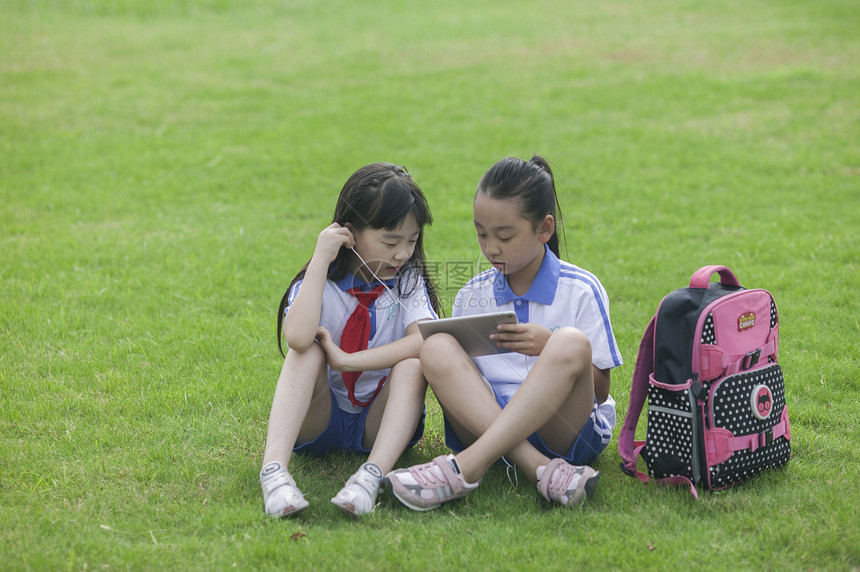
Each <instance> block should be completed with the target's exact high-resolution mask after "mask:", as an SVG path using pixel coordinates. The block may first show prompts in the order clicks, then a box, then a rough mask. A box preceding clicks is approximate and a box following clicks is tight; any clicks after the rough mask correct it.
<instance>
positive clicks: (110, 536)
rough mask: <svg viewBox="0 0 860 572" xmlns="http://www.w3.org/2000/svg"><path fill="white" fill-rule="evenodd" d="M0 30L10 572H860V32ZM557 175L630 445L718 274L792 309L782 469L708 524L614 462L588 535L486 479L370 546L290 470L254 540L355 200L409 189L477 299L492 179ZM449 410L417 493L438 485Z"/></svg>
mask: <svg viewBox="0 0 860 572" xmlns="http://www.w3.org/2000/svg"><path fill="white" fill-rule="evenodd" d="M0 13H2V18H0V198H2V204H0V287H2V296H0V567H2V568H3V569H7V570H17V569H35V570H45V569H49V570H56V569H71V570H78V569H102V568H105V569H117V568H131V569H211V568H215V569H224V568H231V567H236V568H240V569H256V568H273V569H292V568H301V569H304V568H310V569H336V568H337V569H352V568H367V567H371V566H372V567H374V568H379V569H398V568H404V567H406V566H410V567H417V568H426V569H450V568H453V567H457V568H463V569H486V568H502V569H540V568H543V569H561V568H565V569H567V568H572V567H573V568H577V567H590V568H596V569H604V568H605V569H619V568H621V569H624V568H628V569H629V568H637V569H639V568H649V569H679V568H688V567H696V568H709V569H732V570H734V569H761V568H767V569H770V568H773V569H776V568H787V569H804V570H805V569H857V568H858V567H860V525H858V507H860V493H858V481H860V468H858V462H857V454H856V447H857V442H858V441H860V429H858V426H857V420H858V390H860V381H858V378H860V367H858V358H857V356H858V331H860V324H858V286H857V284H858V278H860V274H859V273H858V258H860V256H858V255H860V247H858V228H860V208H858V207H860V144H858V134H860V129H858V127H860V106H858V103H860V77H858V76H860V67H858V61H860V6H858V5H857V3H856V2H853V1H826V2H815V3H810V2H799V1H787V0H779V1H777V0H772V1H764V0H763V1H756V2H739V1H738V2H735V1H725V0H715V1H712V2H707V3H705V2H694V1H680V0H676V1H669V0H665V1H653V2H652V1H647V2H633V1H617V2H598V1H583V2H549V1H542V2H533V3H527V4H526V3H517V2H508V1H496V2H472V3H461V2H450V1H441V2H434V3H432V4H430V3H417V2H405V1H402V2H393V1H392V2H377V3H358V2H356V3H351V2H341V1H327V2H309V1H297V2H263V1H251V2H244V3H241V6H239V5H234V4H233V3H230V2H226V1H221V0H208V1H207V0H196V1H195V0H187V1H184V2H168V1H166V0H156V1H151V2H144V1H142V0H117V1H114V2H108V1H104V2H98V1H84V0H70V1H67V2H61V1H59V0H57V1H51V0H45V1H36V0H32V1H26V0H0ZM534 152H537V153H540V154H542V155H544V156H545V157H547V158H548V159H549V160H550V161H551V163H552V165H553V168H554V169H555V173H556V180H557V185H558V189H559V194H560V198H561V202H562V206H563V212H564V215H565V220H566V246H567V251H566V256H565V257H566V258H567V259H568V260H571V261H572V262H574V263H576V264H578V265H579V266H582V267H584V268H586V269H589V270H591V271H592V272H594V273H595V274H597V276H599V277H600V278H601V280H602V282H603V284H604V286H605V287H606V289H607V291H608V292H609V296H610V300H611V313H612V319H613V325H614V329H615V333H616V337H617V339H618V342H619V345H620V348H621V351H622V353H623V356H624V359H625V364H624V366H622V367H620V368H618V369H617V370H615V371H614V372H613V389H612V393H613V395H614V396H615V398H616V400H617V401H618V403H619V419H623V416H624V413H625V412H626V408H627V407H626V401H627V398H628V393H629V383H630V377H631V373H632V370H633V363H634V361H635V353H636V348H637V345H638V341H639V338H640V336H641V333H642V330H643V329H644V327H645V325H646V323H647V321H648V319H649V318H650V316H651V314H652V313H653V312H654V311H655V309H656V306H657V304H658V302H659V300H660V299H661V297H662V296H663V295H665V294H666V293H668V292H669V291H671V290H672V289H675V288H678V287H681V286H683V285H685V282H686V281H687V280H688V279H689V276H690V274H691V273H692V272H693V271H694V270H695V269H697V268H698V267H699V266H702V265H704V264H715V263H719V264H725V265H728V266H730V267H731V268H733V269H734V270H735V272H736V274H737V275H738V276H739V278H740V280H741V283H742V284H744V285H746V286H748V287H764V288H767V289H769V290H770V291H771V292H772V293H773V294H774V295H775V297H776V300H777V304H778V307H779V310H780V317H781V330H782V331H781V338H782V339H781V342H782V343H781V347H780V358H781V359H780V361H781V363H782V365H783V367H784V370H785V374H786V382H787V394H788V402H789V407H790V414H791V421H792V452H793V459H792V461H791V462H790V463H789V465H788V467H787V468H786V469H785V470H780V471H775V472H772V473H769V474H766V475H763V476H762V477H761V478H758V479H756V480H754V481H753V482H751V483H749V484H746V485H743V486H740V487H737V488H735V489H732V490H728V491H723V492H718V493H713V494H712V493H708V494H702V495H701V498H700V500H699V501H698V502H696V501H693V500H692V498H691V497H690V496H689V494H688V493H685V492H684V491H683V490H677V489H663V488H660V487H654V486H648V487H646V486H643V485H641V484H639V483H638V482H636V481H634V480H633V479H630V478H628V477H626V476H624V475H623V474H621V472H620V470H619V469H618V463H619V460H620V459H619V456H618V452H617V447H616V445H617V440H615V439H613V442H612V444H611V445H610V446H609V448H608V449H607V451H606V452H605V453H604V454H603V455H602V456H601V457H600V459H599V460H598V461H597V463H596V467H597V468H598V469H600V470H601V471H602V473H603V476H602V478H601V482H600V487H599V492H598V494H597V495H596V497H595V498H594V499H592V500H591V501H589V502H588V503H587V505H586V506H585V507H584V508H583V509H582V510H559V509H557V508H549V507H548V506H547V505H546V504H545V503H544V502H543V501H542V500H541V499H540V498H539V496H538V494H537V492H536V491H535V490H534V489H533V487H531V486H530V485H528V483H527V482H526V480H525V478H522V475H520V477H521V478H520V484H519V486H515V485H514V484H512V483H510V482H509V481H508V479H507V478H506V477H505V473H504V471H503V470H501V469H494V470H492V471H491V472H490V473H489V474H488V476H487V478H486V479H485V482H484V485H483V486H482V488H481V491H480V492H478V493H475V494H473V495H471V496H470V497H468V498H467V499H464V500H463V501H461V502H458V503H455V504H452V505H449V506H446V507H445V508H443V509H442V510H440V511H436V512H434V513H429V514H417V513H412V512H410V511H407V510H406V509H403V508H401V507H400V506H399V505H397V504H396V502H395V501H393V500H392V498H391V497H390V496H388V495H381V497H380V506H379V507H378V508H377V511H376V512H375V513H374V514H373V515H371V516H369V517H367V518H365V519H363V520H361V521H360V522H358V523H354V522H352V521H349V520H347V519H345V518H344V517H343V516H342V515H341V514H340V513H338V512H337V510H336V509H335V508H333V507H332V506H331V505H330V504H329V503H328V499H329V498H330V497H331V496H332V495H333V494H334V493H335V492H336V491H337V489H338V488H339V487H340V485H341V483H342V481H344V480H345V479H346V478H347V477H348V476H349V475H350V474H351V472H352V471H353V470H354V468H355V466H356V464H357V463H358V462H359V459H357V458H355V457H350V456H335V457H333V458H331V459H328V460H325V461H316V460H306V459H302V458H298V459H295V460H294V462H293V464H292V466H291V470H292V471H293V473H294V475H295V476H296V478H297V480H298V481H299V483H300V485H301V486H302V488H303V489H304V491H305V493H306V495H307V496H308V497H309V499H310V500H311V503H312V504H311V507H310V508H309V509H308V510H306V511H305V512H304V513H303V514H302V515H301V516H300V517H298V518H296V519H291V520H286V521H275V520H269V519H267V518H266V517H265V516H264V515H263V511H262V500H261V494H260V489H259V483H258V480H257V472H258V471H259V467H260V461H261V456H262V449H263V446H264V441H265V428H266V421H267V417H268V412H269V407H270V404H271V395H272V392H273V390H274V383H275V380H276V378H277V373H278V371H279V368H280V356H279V354H278V353H277V348H276V344H275V337H274V330H275V311H276V308H277V304H278V301H279V299H280V296H281V294H282V293H283V290H284V289H285V287H286V285H287V284H288V283H289V280H290V279H291V278H292V276H293V274H294V273H295V271H296V270H297V268H298V267H299V266H300V265H301V264H302V263H303V262H304V261H305V260H306V259H307V258H308V257H309V255H310V253H311V251H312V249H313V245H314V244H315V240H316V236H317V233H318V232H319V230H320V229H321V228H323V227H324V226H325V225H326V224H327V223H328V221H329V220H330V216H331V212H332V210H333V206H334V202H335V199H336V196H337V193H338V191H339V189H340V186H341V185H342V184H343V182H344V181H345V180H346V178H347V177H348V176H349V174H350V173H351V172H352V171H354V170H355V169H357V168H358V167H360V166H361V165H364V164H366V163H369V162H372V161H378V160H388V161H394V162H397V163H400V164H404V165H406V166H407V167H408V169H409V170H410V172H411V173H412V174H413V176H414V177H415V179H416V180H417V181H418V183H419V184H420V185H421V186H422V188H423V190H424V191H425V193H426V194H427V196H428V198H429V200H430V202H431V206H432V208H433V212H434V215H435V217H436V223H435V224H434V225H433V226H432V227H431V228H429V229H428V232H427V250H428V254H429V257H430V258H431V259H433V260H436V261H443V262H467V263H469V264H474V262H473V261H474V260H475V259H476V258H477V253H478V250H477V244H476V241H475V239H474V230H473V228H472V225H471V198H472V195H473V193H474V189H475V185H476V184H477V181H478V179H479V178H480V176H481V174H482V173H483V172H484V171H485V170H486V169H487V168H488V167H489V166H490V165H491V164H492V163H494V162H495V161H496V160H498V159H499V158H501V157H504V156H508V155H514V156H519V157H528V156H530V155H531V154H532V153H534ZM563 254H565V252H564V251H563ZM460 285H461V283H456V280H453V279H451V280H448V279H447V277H445V280H444V283H443V284H441V286H442V288H443V290H445V292H446V295H449V294H452V293H453V290H456V288H457V287H459V286H460ZM446 300H447V304H448V307H450V298H449V297H446ZM428 407H429V409H430V415H429V421H428V422H429V427H428V431H427V434H426V436H425V439H424V440H423V441H422V442H421V443H420V444H419V446H418V447H417V448H416V449H415V450H413V451H412V452H410V453H408V454H407V455H406V456H405V457H404V459H403V461H402V462H403V463H404V464H409V463H413V462H418V461H423V460H427V459H429V458H431V457H432V456H434V455H436V454H440V453H442V452H443V451H444V446H443V444H442V441H441V436H440V431H439V423H440V418H439V412H438V406H437V405H436V404H435V403H434V401H433V399H432V397H430V398H428ZM642 425H643V426H644V422H643V423H642ZM640 429H641V427H640ZM616 434H617V432H616Z"/></svg>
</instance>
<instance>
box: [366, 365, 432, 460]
mask: <svg viewBox="0 0 860 572" xmlns="http://www.w3.org/2000/svg"><path fill="white" fill-rule="evenodd" d="M426 394H427V382H426V381H425V380H424V375H423V374H422V373H421V364H420V362H419V361H418V359H417V358H412V359H407V360H404V361H402V362H400V363H398V364H396V365H395V366H394V367H393V368H391V372H390V373H389V376H388V380H387V381H386V383H385V387H383V388H382V391H380V392H379V395H377V396H376V399H374V400H373V403H372V404H371V406H370V411H368V413H367V419H366V421H365V425H364V439H363V441H362V445H363V446H364V447H365V448H370V456H369V457H368V459H367V460H368V462H370V463H374V464H375V465H377V466H378V467H379V468H380V469H381V470H382V474H385V473H387V472H388V471H390V470H391V469H393V468H394V463H396V462H397V459H399V458H400V455H402V454H403V451H405V450H406V446H407V445H408V444H409V439H411V438H412V435H414V434H415V429H416V428H417V427H418V422H419V421H420V419H421V414H422V412H423V411H424V397H425V396H426Z"/></svg>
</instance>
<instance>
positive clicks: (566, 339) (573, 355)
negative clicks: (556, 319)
mask: <svg viewBox="0 0 860 572" xmlns="http://www.w3.org/2000/svg"><path fill="white" fill-rule="evenodd" d="M544 352H546V353H547V355H548V356H549V357H551V358H552V359H553V360H558V361H559V362H562V363H564V364H565V365H566V367H568V368H570V369H571V370H576V371H579V370H582V369H584V368H585V367H591V342H589V341H588V336H586V335H585V333H583V331H582V330H579V329H577V328H571V327H565V328H559V329H557V330H556V331H554V332H553V333H552V335H551V336H550V338H549V341H548V342H547V344H546V346H545V347H544V351H543V352H541V355H543V353H544Z"/></svg>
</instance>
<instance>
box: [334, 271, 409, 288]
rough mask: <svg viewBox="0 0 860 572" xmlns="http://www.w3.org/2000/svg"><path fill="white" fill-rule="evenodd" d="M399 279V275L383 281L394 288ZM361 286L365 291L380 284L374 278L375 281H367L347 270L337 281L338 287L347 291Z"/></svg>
mask: <svg viewBox="0 0 860 572" xmlns="http://www.w3.org/2000/svg"><path fill="white" fill-rule="evenodd" d="M396 280H397V277H394V278H392V279H391V280H383V281H382V283H383V284H385V285H386V286H388V288H394V284H395V282H396ZM356 286H357V287H359V288H361V289H362V290H364V291H368V290H373V288H375V287H376V286H379V282H377V281H376V280H374V281H373V282H365V281H364V280H363V279H362V278H359V277H358V276H356V275H355V274H353V273H352V272H347V273H346V276H344V277H343V278H341V279H340V280H338V281H337V287H338V288H340V289H341V290H343V291H344V292H346V291H347V290H349V289H350V288H355V287H356Z"/></svg>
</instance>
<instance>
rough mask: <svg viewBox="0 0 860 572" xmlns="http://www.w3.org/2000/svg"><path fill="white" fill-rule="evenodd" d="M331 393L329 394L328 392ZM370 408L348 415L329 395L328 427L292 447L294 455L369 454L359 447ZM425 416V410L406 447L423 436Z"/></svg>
mask: <svg viewBox="0 0 860 572" xmlns="http://www.w3.org/2000/svg"><path fill="white" fill-rule="evenodd" d="M329 393H331V392H329ZM369 410H370V407H369V406H368V407H365V408H364V409H362V410H361V412H360V413H348V412H346V411H343V410H342V409H341V408H340V407H338V406H337V399H336V398H335V396H334V393H331V417H330V418H329V420H328V427H326V428H325V431H323V432H322V433H320V435H319V437H317V438H316V439H314V440H313V441H308V442H307V443H303V444H301V445H296V446H295V447H293V451H295V452H296V453H308V454H310V455H316V456H322V455H325V454H327V453H331V452H333V451H346V452H348V453H365V454H367V453H370V450H369V449H365V448H364V447H362V446H361V440H362V439H363V438H364V423H365V421H366V420H367V412H368V411H369ZM426 416H427V410H426V409H425V410H424V411H423V412H422V413H421V420H420V421H418V427H417V428H416V429H415V434H414V435H412V439H410V440H409V444H408V445H407V446H408V447H411V446H413V445H415V443H417V442H418V441H419V440H420V439H421V437H423V436H424V418H425V417H426Z"/></svg>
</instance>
